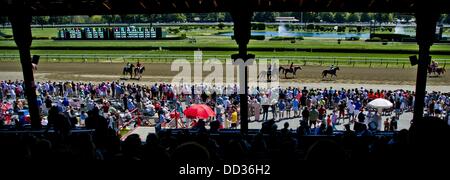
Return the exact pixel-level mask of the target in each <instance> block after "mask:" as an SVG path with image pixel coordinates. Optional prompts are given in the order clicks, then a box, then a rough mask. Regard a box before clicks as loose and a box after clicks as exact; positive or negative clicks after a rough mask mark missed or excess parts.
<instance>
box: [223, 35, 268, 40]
mask: <svg viewBox="0 0 450 180" xmlns="http://www.w3.org/2000/svg"><path fill="white" fill-rule="evenodd" d="M231 39H232V40H234V35H232V36H231ZM250 39H253V40H264V39H266V36H264V35H252V36H250Z"/></svg>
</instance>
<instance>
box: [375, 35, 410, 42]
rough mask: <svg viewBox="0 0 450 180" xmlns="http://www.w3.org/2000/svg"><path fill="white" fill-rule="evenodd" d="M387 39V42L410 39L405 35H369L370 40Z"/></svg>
mask: <svg viewBox="0 0 450 180" xmlns="http://www.w3.org/2000/svg"><path fill="white" fill-rule="evenodd" d="M376 37H378V38H380V39H387V40H389V41H403V39H406V38H411V36H409V35H406V34H370V39H373V38H376Z"/></svg>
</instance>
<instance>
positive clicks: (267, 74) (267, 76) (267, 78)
mask: <svg viewBox="0 0 450 180" xmlns="http://www.w3.org/2000/svg"><path fill="white" fill-rule="evenodd" d="M262 77H265V78H266V81H269V80H272V79H273V78H272V77H277V78H278V77H280V73H279V71H276V70H275V69H273V70H272V72H271V73H270V74H269V73H268V72H267V71H261V72H260V73H259V74H258V78H257V79H258V80H259V81H261V79H262ZM269 77H270V78H269ZM260 78H261V79H260Z"/></svg>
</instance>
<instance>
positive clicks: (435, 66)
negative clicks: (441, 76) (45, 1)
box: [431, 60, 439, 72]
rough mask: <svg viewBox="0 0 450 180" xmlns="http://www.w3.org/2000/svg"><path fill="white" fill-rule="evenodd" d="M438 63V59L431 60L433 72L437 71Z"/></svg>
mask: <svg viewBox="0 0 450 180" xmlns="http://www.w3.org/2000/svg"><path fill="white" fill-rule="evenodd" d="M438 66H439V65H438V63H437V62H436V61H434V60H433V61H431V70H432V71H433V72H436V69H437V68H438Z"/></svg>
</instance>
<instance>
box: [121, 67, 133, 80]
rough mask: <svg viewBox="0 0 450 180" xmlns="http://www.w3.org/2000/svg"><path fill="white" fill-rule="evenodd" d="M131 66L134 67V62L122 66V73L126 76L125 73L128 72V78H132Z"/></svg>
mask: <svg viewBox="0 0 450 180" xmlns="http://www.w3.org/2000/svg"><path fill="white" fill-rule="evenodd" d="M133 68H134V64H131V65H130V67H127V66H125V67H123V71H122V74H123V75H124V76H126V75H127V74H130V79H132V78H133Z"/></svg>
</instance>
